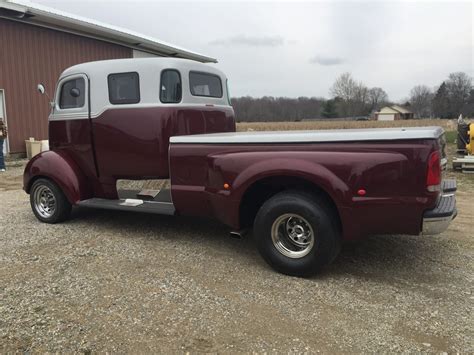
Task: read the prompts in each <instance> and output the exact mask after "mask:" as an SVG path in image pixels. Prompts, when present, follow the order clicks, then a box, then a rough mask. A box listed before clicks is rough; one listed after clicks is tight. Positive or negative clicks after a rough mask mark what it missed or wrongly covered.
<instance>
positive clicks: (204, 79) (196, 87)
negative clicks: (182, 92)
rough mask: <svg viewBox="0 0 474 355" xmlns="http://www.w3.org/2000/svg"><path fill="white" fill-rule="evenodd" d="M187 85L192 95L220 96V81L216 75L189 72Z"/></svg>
mask: <svg viewBox="0 0 474 355" xmlns="http://www.w3.org/2000/svg"><path fill="white" fill-rule="evenodd" d="M189 87H190V89H191V94H192V95H193V96H207V97H222V82H221V78H219V77H218V76H217V75H214V74H209V73H201V72H195V71H192V72H189Z"/></svg>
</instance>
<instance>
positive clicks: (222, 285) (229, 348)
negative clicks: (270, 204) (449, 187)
mask: <svg viewBox="0 0 474 355" xmlns="http://www.w3.org/2000/svg"><path fill="white" fill-rule="evenodd" d="M403 123H404V125H419V124H421V123H423V124H425V123H428V124H429V125H433V124H439V123H442V125H443V126H444V127H445V128H446V129H447V130H448V131H452V130H453V129H454V128H452V127H453V126H450V123H449V122H447V121H411V122H409V121H404V122H403ZM377 124H378V123H377V122H298V123H272V124H264V123H244V124H239V125H238V128H239V130H247V129H254V130H257V129H291V128H293V129H318V128H328V129H330V128H338V126H339V127H345V128H354V126H357V127H360V126H364V127H365V126H373V125H377ZM395 124H398V122H397V123H395ZM384 125H387V123H384ZM450 136H451V143H450V144H449V151H450V152H451V153H453V152H454V144H453V142H452V136H453V134H452V133H450ZM25 163H26V161H24V160H20V161H9V162H8V171H7V172H6V173H3V174H0V199H1V201H2V203H1V204H0V245H1V248H0V352H1V353H7V352H28V353H30V352H82V353H91V352H167V353H168V352H171V353H176V352H180V353H181V352H225V353H229V352H231V353H233V352H281V353H288V352H298V353H300V352H309V353H315V352H321V353H392V352H416V353H419V352H422V353H433V354H439V353H444V352H446V353H473V352H474V346H473V344H474V338H473V332H472V325H473V323H474V316H473V312H472V305H473V302H474V292H473V290H474V279H473V269H474V242H473V227H474V226H473V218H474V217H473V216H474V204H473V202H472V201H473V200H474V191H473V188H474V176H472V175H462V174H460V173H455V172H452V171H448V172H446V174H448V175H449V176H454V177H456V178H457V179H458V181H460V184H459V190H458V193H457V201H458V209H459V215H458V217H457V218H456V220H455V221H454V222H453V223H452V224H451V226H450V228H449V229H448V231H447V232H445V233H443V234H442V235H440V236H436V237H418V236H401V235H390V236H372V237H370V238H368V239H367V240H364V241H362V242H360V243H357V244H352V245H346V246H345V247H344V248H343V251H342V253H341V255H340V256H339V257H338V258H337V259H336V261H335V262H334V263H333V264H332V265H331V266H330V267H328V268H327V269H326V270H325V271H324V272H323V273H322V274H321V275H318V276H316V277H313V278H310V279H301V278H293V277H287V276H284V275H280V274H277V273H276V272H274V271H272V270H271V269H270V268H269V267H268V266H267V265H266V264H265V263H264V262H263V261H262V259H261V258H260V256H259V255H258V253H257V251H256V249H255V245H254V242H253V238H252V236H251V235H250V236H249V237H247V238H244V239H242V240H235V239H230V238H228V237H227V235H228V232H229V230H228V228H227V227H225V226H222V225H219V224H217V223H214V222H213V221H208V220H199V219H192V218H182V217H167V216H151V215H142V214H134V213H125V212H122V213H120V212H112V211H96V210H87V209H76V210H74V211H73V218H72V219H71V220H70V221H68V222H66V223H62V224H58V225H46V224H41V223H39V222H38V221H37V220H36V219H35V218H34V216H33V214H32V212H31V210H30V207H29V201H28V196H27V195H26V194H25V193H24V192H23V191H22V190H21V184H22V182H21V176H22V172H23V168H24V164H25Z"/></svg>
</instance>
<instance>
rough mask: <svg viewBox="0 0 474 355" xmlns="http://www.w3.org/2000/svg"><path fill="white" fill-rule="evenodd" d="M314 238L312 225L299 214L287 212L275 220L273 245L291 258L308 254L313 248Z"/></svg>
mask: <svg viewBox="0 0 474 355" xmlns="http://www.w3.org/2000/svg"><path fill="white" fill-rule="evenodd" d="M314 238H315V236H314V232H313V228H312V227H311V225H310V224H309V223H308V221H306V219H304V218H303V217H301V216H299V215H297V214H293V213H286V214H284V215H281V216H280V217H278V218H277V219H276V220H275V222H273V225H272V240H273V245H274V246H275V248H276V249H277V250H278V251H279V252H280V253H281V254H283V255H285V256H287V257H289V258H293V259H298V258H302V257H303V256H305V255H308V253H309V252H310V251H311V249H313V246H314Z"/></svg>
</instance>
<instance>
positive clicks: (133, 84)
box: [107, 72, 140, 105]
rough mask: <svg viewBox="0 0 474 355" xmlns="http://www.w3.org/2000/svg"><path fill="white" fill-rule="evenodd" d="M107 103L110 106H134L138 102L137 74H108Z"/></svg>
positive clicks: (138, 84) (138, 85)
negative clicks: (108, 102)
mask: <svg viewBox="0 0 474 355" xmlns="http://www.w3.org/2000/svg"><path fill="white" fill-rule="evenodd" d="M107 81H108V84H109V101H110V103H111V104H114V105H120V104H136V103H139V102H140V83H139V79H138V73H135V72H133V73H117V74H110V75H109V76H108V78H107Z"/></svg>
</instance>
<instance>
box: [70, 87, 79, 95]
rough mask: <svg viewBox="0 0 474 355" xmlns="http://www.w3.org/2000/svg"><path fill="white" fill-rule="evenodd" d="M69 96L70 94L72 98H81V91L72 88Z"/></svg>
mask: <svg viewBox="0 0 474 355" xmlns="http://www.w3.org/2000/svg"><path fill="white" fill-rule="evenodd" d="M69 94H71V96H72V97H79V96H81V91H80V90H79V89H78V88H72V89H71V91H69Z"/></svg>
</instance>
